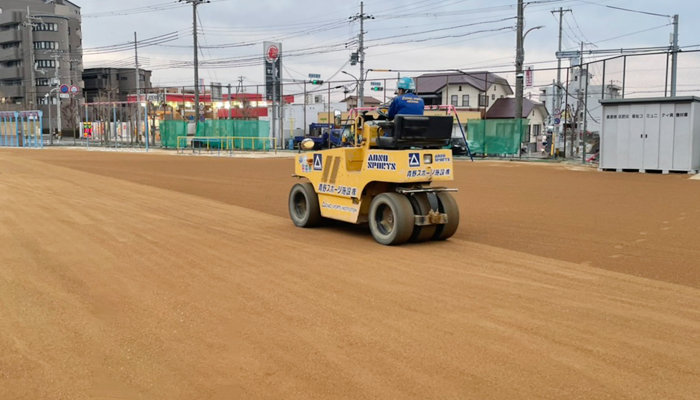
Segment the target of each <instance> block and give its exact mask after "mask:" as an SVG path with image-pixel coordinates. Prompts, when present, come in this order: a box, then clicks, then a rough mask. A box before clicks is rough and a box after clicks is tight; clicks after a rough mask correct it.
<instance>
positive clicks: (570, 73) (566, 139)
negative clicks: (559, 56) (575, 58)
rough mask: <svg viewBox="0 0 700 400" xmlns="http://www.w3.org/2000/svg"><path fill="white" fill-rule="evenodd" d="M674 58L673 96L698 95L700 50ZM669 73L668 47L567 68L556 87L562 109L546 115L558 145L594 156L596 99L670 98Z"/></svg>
mask: <svg viewBox="0 0 700 400" xmlns="http://www.w3.org/2000/svg"><path fill="white" fill-rule="evenodd" d="M585 54H586V53H585V52H584V56H585ZM677 57H678V60H677V73H676V86H675V96H676V97H684V96H700V74H698V73H697V71H700V51H695V50H693V51H683V52H680V53H678V54H677ZM673 75H674V74H673V54H672V53H670V52H664V53H646V54H630V55H621V56H615V57H610V58H606V59H600V60H596V61H590V62H587V63H584V64H583V65H582V66H574V67H571V68H567V69H566V70H565V71H564V74H563V78H564V80H563V81H562V87H561V89H562V90H561V93H562V98H561V104H562V108H561V110H560V111H559V112H557V111H558V110H554V111H553V112H551V116H550V120H549V123H550V125H553V126H559V128H560V134H559V136H558V137H557V138H555V143H556V144H555V146H556V148H557V150H558V151H559V153H560V154H562V155H564V154H566V156H568V157H583V155H584V154H585V155H592V156H595V154H596V153H597V151H598V147H599V143H600V127H601V122H602V115H603V109H602V105H601V103H600V101H601V100H604V99H626V98H657V97H671V96H672V95H673V92H674V86H673ZM557 122H559V125H557ZM584 142H585V144H586V145H585V148H584ZM587 158H588V157H587ZM593 159H594V158H590V159H589V161H591V160H593Z"/></svg>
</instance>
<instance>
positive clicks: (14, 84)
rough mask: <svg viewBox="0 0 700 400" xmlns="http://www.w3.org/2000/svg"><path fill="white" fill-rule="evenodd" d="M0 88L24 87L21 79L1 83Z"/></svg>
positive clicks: (6, 80)
mask: <svg viewBox="0 0 700 400" xmlns="http://www.w3.org/2000/svg"><path fill="white" fill-rule="evenodd" d="M0 86H22V80H21V79H5V80H3V81H0Z"/></svg>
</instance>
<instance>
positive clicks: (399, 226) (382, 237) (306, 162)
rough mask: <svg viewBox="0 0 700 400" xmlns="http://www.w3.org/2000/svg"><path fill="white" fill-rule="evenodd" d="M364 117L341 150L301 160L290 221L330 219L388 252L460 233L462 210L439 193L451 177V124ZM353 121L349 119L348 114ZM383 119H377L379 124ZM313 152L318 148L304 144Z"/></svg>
mask: <svg viewBox="0 0 700 400" xmlns="http://www.w3.org/2000/svg"><path fill="white" fill-rule="evenodd" d="M363 110H365V111H363V112H356V111H354V110H353V113H354V114H356V115H357V116H356V117H355V118H354V119H353V121H354V122H353V123H352V124H351V125H350V127H349V128H346V129H347V131H346V132H345V133H344V135H343V146H340V147H336V148H331V149H328V150H322V151H315V152H314V151H303V152H300V153H299V155H298V156H297V157H296V160H295V173H294V174H293V177H295V178H299V179H300V180H302V181H301V182H298V183H296V184H295V185H294V186H293V187H292V189H291V191H290V193H289V215H290V217H291V219H292V221H293V222H294V224H295V225H296V226H298V227H302V228H309V227H314V226H318V225H320V224H322V223H323V221H324V220H325V219H331V220H339V221H344V222H348V223H352V224H364V223H367V224H368V225H369V229H370V231H371V232H372V236H373V237H374V239H375V240H376V241H377V242H378V243H380V244H383V245H400V244H403V243H406V242H423V241H428V240H445V239H448V238H450V237H452V235H454V233H455V232H456V231H457V228H458V226H459V209H458V207H457V203H456V202H455V200H454V198H453V197H452V195H451V194H450V192H456V191H457V189H451V188H447V187H444V186H440V185H441V184H444V183H445V182H448V181H452V180H453V176H454V168H453V160H452V152H451V150H449V149H446V146H448V145H449V143H450V139H451V137H452V126H453V117H452V116H422V115H421V116H412V115H398V116H396V117H395V118H394V120H393V121H389V120H388V118H387V116H386V112H385V111H384V110H381V109H378V110H377V111H376V112H375V113H373V114H374V115H370V114H368V112H367V111H366V109H363ZM351 115H352V113H351ZM377 115H378V116H377ZM300 149H301V150H311V149H313V142H311V143H305V142H302V143H301V144H300Z"/></svg>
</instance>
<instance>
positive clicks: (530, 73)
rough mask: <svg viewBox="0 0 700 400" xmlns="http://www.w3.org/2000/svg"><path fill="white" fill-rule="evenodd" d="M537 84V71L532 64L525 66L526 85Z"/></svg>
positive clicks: (529, 86)
mask: <svg viewBox="0 0 700 400" xmlns="http://www.w3.org/2000/svg"><path fill="white" fill-rule="evenodd" d="M534 85H535V71H534V67H533V66H532V65H528V66H527V67H525V87H528V88H531V87H533V86H534Z"/></svg>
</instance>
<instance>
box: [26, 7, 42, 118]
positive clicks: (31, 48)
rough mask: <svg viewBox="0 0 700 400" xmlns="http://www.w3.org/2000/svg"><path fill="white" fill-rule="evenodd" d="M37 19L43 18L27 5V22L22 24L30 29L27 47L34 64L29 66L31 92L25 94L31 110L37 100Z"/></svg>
mask: <svg viewBox="0 0 700 400" xmlns="http://www.w3.org/2000/svg"><path fill="white" fill-rule="evenodd" d="M37 21H39V22H40V21H41V18H36V17H32V16H31V14H30V12H29V7H27V17H26V20H25V22H24V23H23V24H22V25H24V26H25V27H26V28H27V29H29V43H28V44H27V46H26V47H28V48H29V54H30V58H31V63H32V65H30V66H29V68H30V71H31V72H30V74H29V76H30V78H29V79H31V82H30V84H29V87H30V92H29V96H27V95H26V94H25V96H24V103H25V106H26V107H27V109H29V110H31V109H32V108H33V107H32V106H31V104H32V103H34V101H36V73H35V72H34V68H36V65H35V64H36V62H35V61H34V50H35V49H34V25H35V22H37ZM33 99H34V101H33Z"/></svg>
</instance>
